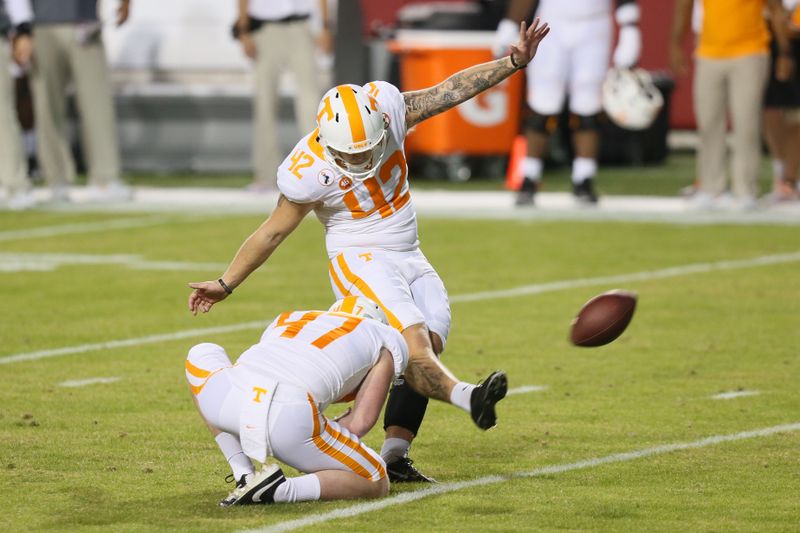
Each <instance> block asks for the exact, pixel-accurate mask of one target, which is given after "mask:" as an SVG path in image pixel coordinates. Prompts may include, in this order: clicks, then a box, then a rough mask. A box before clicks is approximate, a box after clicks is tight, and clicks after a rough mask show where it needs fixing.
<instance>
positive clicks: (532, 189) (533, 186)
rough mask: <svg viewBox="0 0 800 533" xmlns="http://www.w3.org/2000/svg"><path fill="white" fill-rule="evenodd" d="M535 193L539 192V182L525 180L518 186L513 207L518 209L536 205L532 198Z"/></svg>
mask: <svg viewBox="0 0 800 533" xmlns="http://www.w3.org/2000/svg"><path fill="white" fill-rule="evenodd" d="M537 192H539V182H538V181H534V180H532V179H528V178H525V179H524V180H522V186H520V188H519V191H518V192H517V198H516V200H514V205H516V206H520V207H522V206H528V205H534V204H535V203H536V201H535V199H534V198H535V197H536V193H537Z"/></svg>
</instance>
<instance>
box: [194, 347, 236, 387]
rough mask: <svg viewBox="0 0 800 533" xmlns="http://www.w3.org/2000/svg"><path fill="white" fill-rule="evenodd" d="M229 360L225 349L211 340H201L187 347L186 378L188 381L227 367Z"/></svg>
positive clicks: (199, 378) (204, 376) (229, 363)
mask: <svg viewBox="0 0 800 533" xmlns="http://www.w3.org/2000/svg"><path fill="white" fill-rule="evenodd" d="M229 366H232V365H231V360H230V358H228V354H227V353H226V352H225V349H224V348H223V347H222V346H220V345H219V344H214V343H213V342H202V343H200V344H197V345H195V346H192V348H191V349H189V353H188V354H187V355H186V378H187V379H188V380H189V383H191V384H193V385H197V383H195V381H197V380H201V379H203V378H206V377H207V376H208V374H209V373H211V372H214V371H215V370H219V369H220V368H225V367H229Z"/></svg>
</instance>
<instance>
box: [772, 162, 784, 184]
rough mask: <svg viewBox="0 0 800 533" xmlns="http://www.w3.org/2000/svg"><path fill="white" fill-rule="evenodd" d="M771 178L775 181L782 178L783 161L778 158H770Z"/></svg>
mask: <svg viewBox="0 0 800 533" xmlns="http://www.w3.org/2000/svg"><path fill="white" fill-rule="evenodd" d="M772 179H774V180H775V181H781V180H783V161H781V160H780V159H773V160H772Z"/></svg>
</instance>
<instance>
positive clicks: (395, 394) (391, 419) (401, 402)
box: [383, 381, 428, 435]
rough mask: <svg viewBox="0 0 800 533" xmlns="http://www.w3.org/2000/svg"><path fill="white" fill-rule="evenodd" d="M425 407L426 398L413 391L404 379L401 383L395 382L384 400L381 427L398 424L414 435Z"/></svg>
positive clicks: (417, 430)
mask: <svg viewBox="0 0 800 533" xmlns="http://www.w3.org/2000/svg"><path fill="white" fill-rule="evenodd" d="M427 408H428V398H426V397H425V396H422V395H421V394H418V393H417V392H415V391H414V389H412V388H411V387H410V386H409V385H408V383H406V382H405V381H403V383H402V384H395V385H394V386H393V387H392V390H391V391H390V392H389V400H388V401H387V402H386V412H385V413H384V415H383V429H384V430H385V429H386V428H387V427H389V426H400V427H401V428H405V429H407V430H409V431H410V432H411V433H413V434H414V435H416V434H417V433H418V432H419V426H420V425H421V424H422V419H423V418H425V410H426V409H427Z"/></svg>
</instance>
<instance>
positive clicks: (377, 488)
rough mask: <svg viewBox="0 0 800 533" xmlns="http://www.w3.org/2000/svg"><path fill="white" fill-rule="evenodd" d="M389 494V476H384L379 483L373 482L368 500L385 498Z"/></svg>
mask: <svg viewBox="0 0 800 533" xmlns="http://www.w3.org/2000/svg"><path fill="white" fill-rule="evenodd" d="M388 494H389V476H383V477H382V478H380V479H379V480H378V481H373V482H372V486H371V487H370V494H369V495H368V496H367V497H368V498H383V497H384V496H387V495H388Z"/></svg>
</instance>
